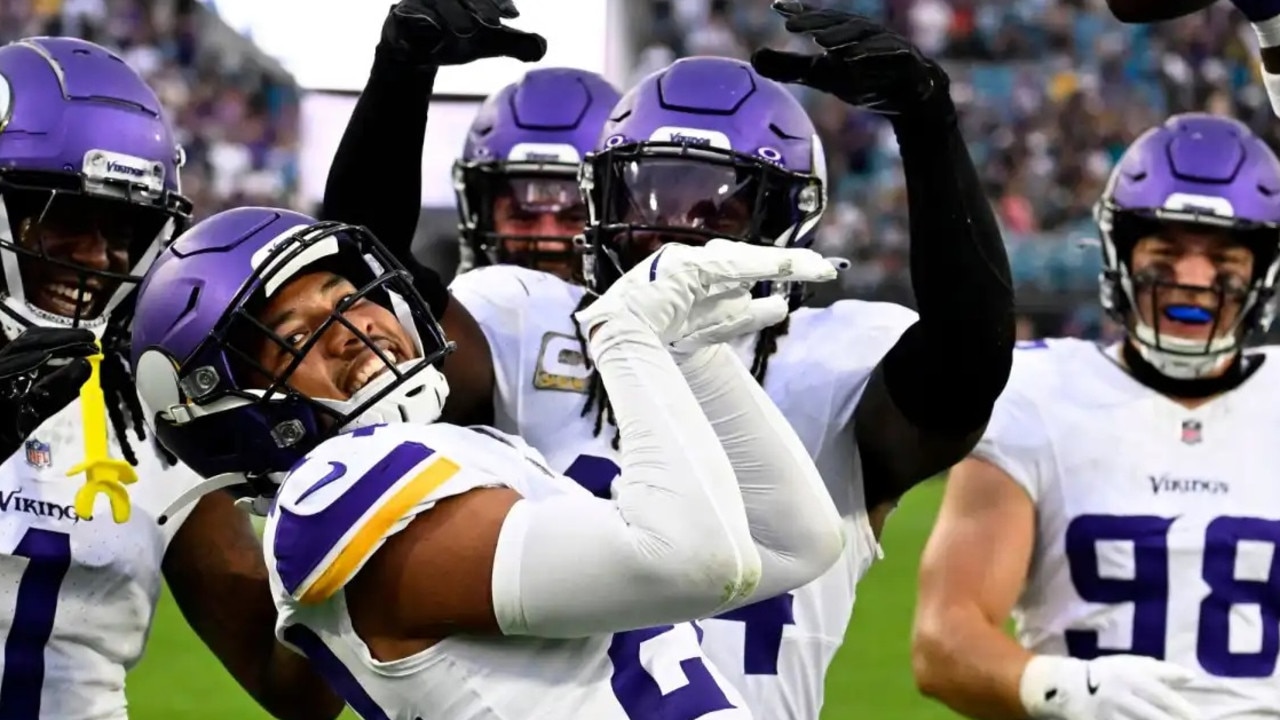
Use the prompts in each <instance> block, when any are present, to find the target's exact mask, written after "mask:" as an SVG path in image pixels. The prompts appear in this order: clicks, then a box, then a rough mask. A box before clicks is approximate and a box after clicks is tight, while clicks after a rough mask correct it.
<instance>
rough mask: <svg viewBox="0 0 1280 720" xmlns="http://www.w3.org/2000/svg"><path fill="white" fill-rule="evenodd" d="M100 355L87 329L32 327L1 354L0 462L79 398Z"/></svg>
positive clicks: (5, 347) (6, 346) (0, 349)
mask: <svg viewBox="0 0 1280 720" xmlns="http://www.w3.org/2000/svg"><path fill="white" fill-rule="evenodd" d="M97 352H98V348H97V346H96V345H94V342H93V333H92V332H89V331H88V330H85V329H83V328H79V329H71V328H46V327H33V328H30V329H28V330H25V331H23V333H22V334H21V335H19V336H18V337H17V339H15V340H14V341H13V342H11V343H9V344H7V345H5V346H4V347H3V348H0V458H4V459H7V458H8V457H9V456H10V455H12V454H13V453H15V452H17V450H18V448H19V447H21V446H22V443H23V442H24V441H25V440H26V439H27V436H29V435H30V434H31V433H32V432H35V429H36V428H38V427H40V425H41V424H42V423H44V421H45V420H48V419H49V418H51V417H53V416H54V415H56V414H58V412H59V411H61V410H62V409H63V408H65V407H66V406H67V405H68V404H70V403H71V401H73V400H75V399H76V398H77V397H79V395H80V386H81V385H83V384H84V383H85V381H86V380H88V379H89V375H90V368H89V361H88V360H86V359H85V358H87V357H89V356H90V355H93V354H95V353H97Z"/></svg>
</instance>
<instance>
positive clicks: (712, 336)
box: [574, 240, 836, 350]
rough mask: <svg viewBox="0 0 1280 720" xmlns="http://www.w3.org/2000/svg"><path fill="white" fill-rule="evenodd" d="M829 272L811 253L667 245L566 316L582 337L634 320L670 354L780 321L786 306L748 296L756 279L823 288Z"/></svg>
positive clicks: (724, 243) (719, 244)
mask: <svg viewBox="0 0 1280 720" xmlns="http://www.w3.org/2000/svg"><path fill="white" fill-rule="evenodd" d="M835 276H836V270H835V268H834V267H833V266H832V265H831V263H830V262H829V261H827V260H826V259H824V258H823V257H822V256H821V255H819V254H818V253H816V252H814V251H812V250H805V249H798V248H777V247H766V246H762V245H751V244H748V243H743V242H737V241H733V240H712V241H710V242H708V243H707V244H706V245H703V246H700V247H697V246H691V245H681V244H678V243H670V244H667V245H664V246H663V247H661V248H660V249H659V250H658V251H657V252H655V253H654V254H653V255H650V256H649V258H648V259H647V260H645V261H644V262H642V263H640V264H638V265H636V266H635V267H634V268H632V269H631V270H630V271H628V272H627V273H626V274H625V275H623V276H622V277H621V278H619V279H618V281H617V282H615V283H614V284H613V285H612V286H610V287H609V289H608V291H606V292H605V293H604V295H601V296H600V297H599V298H598V299H597V300H596V301H595V302H594V303H592V304H591V305H590V306H589V307H587V308H586V309H584V310H580V311H578V313H576V314H575V316H574V317H576V318H577V320H578V323H579V325H580V326H581V327H582V329H583V331H584V332H587V333H589V332H590V331H591V329H592V328H594V327H595V326H597V325H599V324H601V323H603V322H605V321H607V320H610V319H613V318H618V317H627V318H637V319H639V320H640V321H641V322H642V323H643V324H644V325H646V326H647V327H649V328H650V329H651V330H653V332H654V333H655V334H656V335H657V336H658V339H659V340H660V341H662V343H664V344H666V345H668V346H672V347H673V349H677V350H679V349H682V347H698V346H703V345H708V344H713V343H715V342H723V341H724V340H727V339H729V338H733V337H737V336H739V335H742V334H746V333H751V332H756V331H759V330H761V329H763V328H766V327H769V326H770V325H774V324H777V323H778V322H781V321H782V319H783V318H784V317H786V315H787V301H786V299H785V298H783V297H780V296H771V297H766V298H752V297H751V288H752V287H753V286H754V285H755V284H756V283H757V282H761V281H764V280H774V281H780V282H785V281H793V282H825V281H828V280H832V279H834V278H835Z"/></svg>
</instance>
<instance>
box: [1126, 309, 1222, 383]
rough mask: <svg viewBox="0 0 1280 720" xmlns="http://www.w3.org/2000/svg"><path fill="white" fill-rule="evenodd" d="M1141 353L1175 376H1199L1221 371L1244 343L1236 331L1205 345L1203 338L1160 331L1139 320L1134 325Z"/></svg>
mask: <svg viewBox="0 0 1280 720" xmlns="http://www.w3.org/2000/svg"><path fill="white" fill-rule="evenodd" d="M1133 335H1134V339H1135V340H1137V341H1138V342H1137V343H1136V345H1137V348H1138V354H1140V355H1141V356H1142V359H1143V360H1146V361H1147V362H1148V363H1150V364H1151V367H1153V368H1155V369H1156V370H1158V371H1159V372H1160V374H1161V375H1164V376H1165V377H1170V378H1173V379H1175V380H1196V379H1199V378H1203V377H1209V376H1212V375H1214V374H1215V373H1216V372H1218V371H1220V370H1221V369H1222V368H1223V367H1225V366H1226V365H1227V364H1228V363H1230V362H1231V359H1232V358H1233V357H1235V354H1236V353H1237V352H1239V350H1240V346H1239V343H1238V342H1237V340H1236V337H1235V335H1234V333H1233V334H1231V335H1227V336H1225V337H1220V338H1215V339H1214V340H1212V341H1210V342H1209V343H1208V345H1207V346H1206V345H1205V342H1204V341H1203V340H1189V339H1187V338H1180V337H1175V336H1172V335H1170V334H1169V333H1160V332H1156V330H1155V328H1153V327H1151V326H1150V325H1148V324H1146V323H1144V322H1138V323H1137V325H1136V326H1135V327H1134V328H1133Z"/></svg>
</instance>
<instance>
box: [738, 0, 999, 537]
mask: <svg viewBox="0 0 1280 720" xmlns="http://www.w3.org/2000/svg"><path fill="white" fill-rule="evenodd" d="M773 7H774V9H775V10H776V11H778V12H779V13H780V14H782V15H783V16H784V17H785V18H786V19H787V21H786V23H787V29H788V30H791V31H792V32H796V33H800V34H803V35H806V36H808V37H809V38H810V39H812V40H813V41H814V42H816V43H817V45H818V46H819V47H821V48H823V50H824V52H823V53H822V54H820V55H817V56H810V55H804V54H797V53H792V52H785V51H777V50H771V49H764V50H760V51H758V52H757V53H756V54H755V55H754V56H753V57H752V59H751V62H752V64H753V65H754V66H755V68H756V70H757V71H759V72H760V73H761V74H762V75H765V76H766V77H770V78H773V79H774V80H779V81H782V82H795V83H801V84H804V85H808V86H810V87H814V88H817V89H819V90H822V91H825V92H828V93H830V94H832V95H835V96H836V97H838V98H840V99H841V100H843V101H844V102H846V103H848V104H849V105H851V106H855V107H863V108H867V109H869V110H871V111H873V112H880V113H884V114H885V115H886V116H887V117H888V118H889V120H890V122H892V123H893V128H894V131H895V132H896V134H897V136H898V144H899V146H900V152H901V154H902V164H903V171H904V173H905V174H906V181H907V201H908V205H909V207H910V214H911V216H910V224H911V284H912V287H914V288H915V293H916V303H917V305H918V310H919V314H920V317H919V320H917V321H916V323H915V324H914V325H912V326H911V327H909V328H907V330H906V332H905V333H903V335H902V337H901V338H899V340H898V342H897V344H895V345H894V346H893V348H891V349H890V351H889V353H888V355H887V356H886V357H885V358H884V360H883V361H882V362H881V363H880V365H879V366H878V367H877V368H876V370H875V372H874V373H873V375H872V377H871V380H870V383H869V384H868V386H867V389H866V392H865V393H864V395H863V397H862V399H861V400H860V402H859V403H858V407H857V409H856V411H855V413H854V422H853V426H854V430H853V432H854V439H855V440H856V442H857V443H858V449H859V453H860V455H861V458H862V469H863V476H864V480H863V484H864V488H865V493H866V502H867V507H868V508H869V509H871V510H872V511H873V513H874V512H876V511H882V510H883V508H884V507H886V506H888V504H890V503H892V502H894V501H896V499H897V498H898V497H900V496H901V495H902V494H903V493H904V492H906V491H907V490H908V489H910V488H911V487H912V486H914V485H915V484H917V483H919V482H921V481H923V480H925V479H927V478H929V477H931V476H932V475H934V474H936V473H938V472H941V471H942V470H945V469H946V468H947V467H950V466H951V465H952V464H954V463H955V462H957V461H959V460H960V458H962V457H964V455H965V453H967V452H968V450H969V449H970V448H972V447H973V445H974V443H975V442H976V441H977V439H978V437H979V436H980V435H981V433H982V428H983V425H984V424H985V423H986V420H987V417H988V415H989V414H990V412H991V406H992V404H993V403H994V402H995V400H996V397H997V396H999V394H1000V390H1001V388H1003V387H1004V384H1005V381H1006V380H1007V379H1008V377H1009V368H1010V365H1011V364H1012V353H1013V342H1014V323H1013V318H1014V316H1013V309H1014V306H1013V288H1012V282H1011V280H1010V270H1009V260H1008V258H1007V257H1006V256H1005V251H1004V243H1003V240H1002V239H1001V237H1000V230H999V228H998V227H997V225H996V221H995V216H994V215H993V214H992V211H991V205H990V203H989V201H988V200H987V198H986V196H985V195H984V193H983V185H982V182H981V181H980V180H979V178H978V174H977V171H976V170H975V169H974V166H973V161H972V159H970V157H969V151H968V149H967V148H965V144H964V138H963V137H961V135H960V130H959V126H958V125H957V121H956V110H955V106H954V104H953V103H952V101H951V95H950V81H949V80H948V78H947V75H946V73H945V72H943V71H942V68H941V67H939V66H938V64H937V63H935V62H934V61H932V60H930V59H929V58H927V57H925V56H924V55H922V54H921V53H920V51H919V50H918V49H917V48H916V47H915V46H913V45H912V44H911V43H910V42H909V41H908V40H906V39H904V38H903V37H901V36H899V35H897V34H896V33H894V32H892V31H890V30H888V29H887V28H884V27H882V26H880V25H878V24H876V23H874V22H872V21H871V20H869V19H867V18H864V17H861V16H858V15H852V14H849V13H842V12H839V11H834V10H815V9H813V8H811V7H808V6H806V5H804V4H803V3H800V2H796V1H795V0H777V1H776V2H774V3H773Z"/></svg>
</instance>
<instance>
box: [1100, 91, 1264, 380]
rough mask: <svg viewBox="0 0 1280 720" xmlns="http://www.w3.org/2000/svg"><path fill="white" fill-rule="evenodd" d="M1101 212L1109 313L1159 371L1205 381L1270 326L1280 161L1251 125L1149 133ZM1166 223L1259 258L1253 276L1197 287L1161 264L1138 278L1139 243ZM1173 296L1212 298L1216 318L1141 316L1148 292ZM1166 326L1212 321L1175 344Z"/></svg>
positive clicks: (1203, 119)
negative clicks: (1228, 241) (1202, 232)
mask: <svg viewBox="0 0 1280 720" xmlns="http://www.w3.org/2000/svg"><path fill="white" fill-rule="evenodd" d="M1094 213H1095V217H1096V218H1097V221H1098V227H1099V229H1100V231H1101V236H1102V237H1101V239H1102V248H1103V271H1102V275H1101V278H1100V281H1101V299H1102V306H1103V308H1104V309H1105V310H1106V311H1107V312H1108V314H1110V315H1111V316H1112V317H1113V318H1114V319H1115V320H1116V321H1117V322H1121V323H1123V324H1124V325H1125V326H1126V327H1127V328H1128V331H1129V336H1130V337H1131V338H1132V339H1133V340H1134V341H1135V342H1136V345H1135V347H1136V348H1137V349H1138V351H1139V352H1141V353H1142V356H1143V357H1144V358H1145V359H1146V360H1147V361H1148V362H1149V363H1151V364H1152V366H1154V367H1155V368H1156V369H1157V370H1159V371H1160V372H1161V373H1163V374H1165V375H1167V376H1169V377H1171V378H1176V379H1192V378H1197V377H1202V376H1204V375H1206V374H1207V373H1210V372H1211V371H1212V370H1214V369H1215V368H1218V367H1220V366H1221V365H1222V363H1223V362H1224V361H1226V360H1228V359H1230V358H1231V357H1233V356H1234V354H1235V353H1236V352H1237V351H1238V350H1239V349H1240V348H1241V346H1242V345H1243V343H1244V341H1245V339H1246V337H1247V336H1249V335H1250V334H1252V333H1255V332H1259V331H1265V330H1266V328H1267V327H1268V326H1269V325H1270V324H1271V321H1272V319H1273V317H1274V314H1275V310H1274V302H1273V296H1274V294H1275V284H1276V274H1277V269H1278V268H1280V161H1278V160H1277V159H1276V156H1275V154H1274V153H1273V152H1272V151H1271V150H1270V149H1269V148H1268V147H1267V146H1266V144H1265V143H1263V141H1262V140H1261V139H1260V138H1258V137H1257V136H1256V135H1254V134H1253V132H1252V131H1250V130H1249V129H1248V128H1247V127H1246V126H1245V125H1243V124H1241V123H1240V122H1237V121H1235V120H1232V119H1230V118H1225V117H1218V116H1214V115H1207V114H1202V113H1186V114H1182V115H1175V116H1173V117H1171V118H1169V119H1168V120H1166V121H1165V123H1164V124H1163V125H1160V126H1158V127H1155V128H1152V129H1150V130H1148V131H1147V132H1145V133H1143V134H1142V135H1141V136H1140V137H1139V138H1138V139H1137V140H1135V141H1134V142H1133V144H1132V145H1130V146H1129V148H1128V149H1127V150H1126V151H1125V153H1124V155H1123V156H1122V157H1121V158H1120V160H1119V162H1117V163H1116V167H1115V170H1114V171H1113V172H1112V174H1111V178H1110V180H1108V182H1107V186H1106V190H1105V191H1104V192H1103V195H1102V198H1101V200H1099V201H1098V204H1097V205H1096V207H1095V209H1094ZM1164 223H1180V224H1186V225H1191V226H1201V227H1204V228H1207V229H1211V230H1226V231H1229V232H1230V233H1231V235H1232V237H1233V238H1234V239H1235V240H1237V241H1238V242H1240V243H1241V245H1242V246H1243V247H1245V248H1248V249H1249V250H1250V251H1251V252H1252V254H1253V268H1254V269H1253V278H1252V279H1251V281H1250V282H1249V283H1248V284H1247V285H1241V284H1240V283H1239V282H1229V281H1227V280H1226V279H1225V276H1224V275H1220V276H1219V279H1218V280H1217V281H1215V282H1214V284H1213V285H1212V286H1209V287H1198V286H1197V287H1191V286H1182V285H1178V284H1177V282H1176V280H1175V279H1174V278H1173V271H1172V268H1171V266H1169V265H1167V264H1164V263H1160V264H1157V265H1155V266H1153V267H1152V268H1151V269H1148V270H1144V271H1142V272H1139V273H1135V272H1134V271H1133V267H1132V257H1133V251H1134V247H1135V245H1136V244H1137V243H1138V241H1139V240H1141V239H1142V238H1144V237H1150V236H1159V235H1161V227H1162V224H1164ZM1174 288H1183V289H1185V290H1187V291H1189V292H1193V293H1203V292H1206V291H1211V292H1213V293H1215V294H1216V296H1217V299H1216V302H1215V306H1216V310H1214V311H1212V312H1210V311H1208V310H1206V309H1204V308H1200V307H1192V306H1170V307H1168V308H1165V309H1163V310H1159V311H1155V312H1154V313H1153V318H1152V324H1148V323H1147V322H1146V321H1145V320H1143V319H1142V318H1140V317H1139V314H1138V313H1137V312H1136V311H1135V309H1136V308H1137V307H1139V298H1140V296H1142V294H1143V293H1151V294H1150V295H1148V296H1146V297H1149V298H1152V299H1153V300H1154V298H1155V293H1156V292H1157V291H1159V290H1161V289H1164V290H1169V289H1174ZM1232 302H1234V303H1239V305H1240V311H1239V313H1238V315H1237V317H1236V319H1235V321H1234V322H1233V323H1232V324H1231V326H1230V327H1227V326H1226V325H1225V324H1223V317H1222V308H1224V307H1226V306H1227V305H1228V304H1229V303H1232ZM1153 307H1154V304H1153ZM1166 316H1167V317H1166ZM1166 320H1167V321H1179V322H1194V323H1196V324H1207V323H1212V330H1211V331H1210V332H1209V335H1208V338H1207V339H1205V340H1199V339H1194V340H1193V339H1188V338H1183V337H1177V336H1175V335H1173V334H1170V333H1168V332H1161V327H1160V326H1161V322H1162V321H1166Z"/></svg>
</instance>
